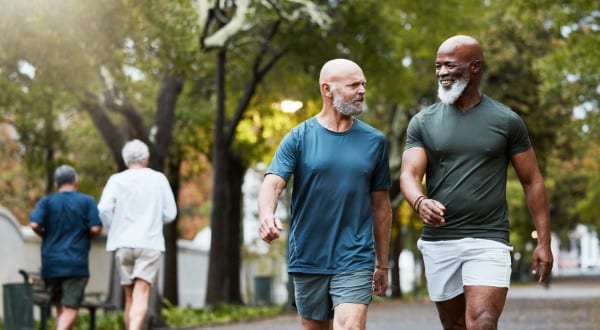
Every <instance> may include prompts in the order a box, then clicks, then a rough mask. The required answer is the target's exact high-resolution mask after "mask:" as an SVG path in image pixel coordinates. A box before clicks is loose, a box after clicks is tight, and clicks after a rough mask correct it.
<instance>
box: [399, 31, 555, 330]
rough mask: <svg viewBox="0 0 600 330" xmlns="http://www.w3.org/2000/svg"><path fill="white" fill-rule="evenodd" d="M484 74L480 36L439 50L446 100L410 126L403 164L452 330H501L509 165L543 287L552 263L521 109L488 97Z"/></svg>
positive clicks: (436, 295) (438, 297)
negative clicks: (533, 237) (532, 234)
mask: <svg viewBox="0 0 600 330" xmlns="http://www.w3.org/2000/svg"><path fill="white" fill-rule="evenodd" d="M483 69H484V56H483V49H482V47H481V45H480V44H479V42H478V41H477V40H476V39H474V38H473V37H470V36H464V35H458V36H454V37H451V38H449V39H448V40H446V41H444V42H443V43H442V44H441V45H440V47H439V49H438V52H437V57H436V61H435V72H436V76H437V78H438V96H439V98H440V100H441V102H439V103H436V104H433V105H431V106H429V107H428V108H426V109H423V110H421V111H420V112H419V113H418V114H417V115H415V116H414V117H413V118H412V119H411V121H410V123H409V125H408V129H407V139H406V147H405V151H404V153H403V156H402V170H401V177H400V186H401V190H402V194H403V195H404V197H405V199H406V200H407V201H408V202H409V203H411V205H412V206H413V208H414V210H415V212H417V213H418V214H419V216H420V217H421V219H422V221H423V233H422V236H421V238H420V239H419V241H418V247H419V249H420V250H421V252H422V254H423V261H424V264H425V273H426V278H427V287H428V290H429V296H430V298H431V300H432V301H434V302H435V303H436V307H437V310H438V314H439V317H440V321H441V323H442V325H443V327H444V329H465V328H466V329H496V328H497V326H498V319H499V317H500V315H501V313H502V309H503V308H504V304H505V301H506V295H507V292H508V287H509V284H510V275H511V257H510V252H511V251H512V247H511V245H510V242H509V222H508V205H507V201H506V183H507V167H508V164H509V163H510V164H512V166H513V168H514V169H515V171H516V173H517V176H518V178H519V180H520V182H521V185H522V187H523V190H524V192H525V198H526V201H527V205H528V207H529V210H530V213H531V216H532V218H533V222H534V224H535V227H536V230H537V246H536V248H535V250H534V251H533V257H532V272H533V274H536V275H538V276H539V282H540V283H543V282H544V281H546V280H547V279H548V276H549V274H550V271H551V269H552V264H553V256H552V252H551V250H550V213H549V208H548V200H547V196H546V190H545V187H544V180H543V178H542V175H541V173H540V170H539V168H538V165H537V160H536V156H535V153H534V150H533V147H532V145H531V142H530V140H529V136H528V132H527V128H526V126H525V123H524V122H523V120H522V119H521V118H520V117H519V116H518V115H517V114H516V113H515V112H514V111H512V110H511V109H510V108H508V107H507V106H505V105H503V104H501V103H500V102H498V101H496V100H493V99H492V98H490V97H489V96H487V95H485V94H482V93H481V91H480V90H479V83H480V80H481V74H482V72H483ZM424 177H425V178H426V180H425V181H426V188H427V189H426V192H425V191H424V190H423V186H422V184H421V183H422V181H423V178H424Z"/></svg>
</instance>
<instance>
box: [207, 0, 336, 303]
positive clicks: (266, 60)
mask: <svg viewBox="0 0 600 330" xmlns="http://www.w3.org/2000/svg"><path fill="white" fill-rule="evenodd" d="M268 4H269V5H268V6H267V7H268V8H267V11H266V12H264V11H261V10H264V9H263V8H261V7H262V5H256V6H254V7H251V3H250V1H238V2H237V3H231V4H228V3H220V2H211V3H209V1H199V2H198V5H197V10H198V16H199V26H200V27H201V28H203V32H202V34H201V36H200V45H201V48H202V50H203V51H211V50H214V52H215V63H216V66H215V67H216V68H215V70H216V71H215V86H216V87H215V91H216V100H215V101H216V102H215V103H216V104H215V107H216V109H215V123H214V130H213V132H214V133H213V144H212V152H211V155H212V156H211V161H212V165H213V170H214V178H213V181H214V183H213V207H212V213H211V229H212V234H211V247H210V265H209V274H208V284H207V294H206V302H207V304H209V305H217V304H219V303H222V302H228V303H242V299H241V295H240V294H241V292H240V288H239V281H240V278H239V267H240V244H241V240H240V234H241V226H240V221H241V219H242V217H241V205H242V203H241V201H242V198H241V186H242V180H243V176H244V173H245V171H246V169H247V167H248V160H245V159H243V158H242V157H240V154H239V152H238V151H236V150H235V146H234V142H235V136H236V131H237V127H238V125H239V123H240V122H241V120H242V119H243V117H244V114H245V112H246V111H247V109H248V108H249V106H250V104H251V102H252V98H253V97H254V95H255V93H256V89H257V88H258V86H259V84H260V83H261V82H262V81H263V79H264V77H265V75H266V74H267V73H268V72H269V71H270V70H271V69H272V68H273V67H274V65H275V64H276V63H277V61H278V60H279V59H280V58H281V57H282V56H283V55H284V54H285V52H286V50H287V46H286V44H285V43H283V44H277V43H275V42H274V40H275V37H276V35H277V34H278V33H279V29H280V28H281V25H283V24H286V23H288V24H289V23H290V22H291V21H294V20H296V18H295V16H298V15H300V14H303V11H306V13H307V14H308V15H309V17H311V18H313V20H314V21H316V22H317V23H319V22H321V23H322V24H323V26H324V21H323V20H326V18H327V17H326V16H324V15H322V14H321V13H320V12H319V11H317V10H316V8H314V7H313V6H314V4H312V3H310V2H308V1H307V2H305V3H303V4H302V3H301V4H299V5H297V4H294V3H293V2H292V1H290V2H289V3H282V4H275V3H268ZM250 10H252V11H256V12H257V13H262V15H257V17H260V21H259V20H253V19H251V18H250V16H249V11H250ZM250 31H251V33H252V34H249V33H248V32H250ZM246 38H247V39H248V40H245V39H246ZM240 41H241V42H242V43H240ZM236 42H237V43H236ZM245 43H250V44H251V45H249V47H245V46H244V44H245ZM255 45H256V46H255ZM237 47H239V48H237ZM242 51H244V52H245V54H246V57H247V58H250V60H249V61H244V60H239V59H236V60H233V61H232V62H234V63H235V62H240V63H244V64H245V65H248V66H249V68H250V70H249V74H248V76H246V77H243V78H240V79H244V80H245V82H244V83H243V84H242V86H243V87H242V92H241V93H240V94H239V95H238V97H237V104H236V105H234V106H233V111H232V112H229V113H230V115H229V116H228V115H227V113H228V111H227V109H228V105H229V104H230V103H228V98H227V95H226V90H228V88H227V87H226V86H227V82H226V78H227V76H228V73H229V72H228V68H229V65H230V63H231V62H230V61H229V60H228V58H227V56H228V54H230V53H234V54H235V53H236V52H238V53H240V52H242ZM249 54H252V55H251V56H248V55H249ZM229 106H230V105H229ZM224 238H227V239H224Z"/></svg>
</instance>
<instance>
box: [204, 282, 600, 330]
mask: <svg viewBox="0 0 600 330" xmlns="http://www.w3.org/2000/svg"><path fill="white" fill-rule="evenodd" d="M197 329H219V330H225V329H228V330H270V329H272V330H275V329H276V330H292V329H294V330H297V329H300V327H299V323H298V320H297V319H296V316H295V315H284V316H280V317H276V318H272V319H266V320H260V321H252V322H246V323H237V324H230V325H224V326H218V327H204V328H197ZM367 329H378V330H379V329H382V330H388V329H389V330H401V329H411V330H412V329H416V330H429V329H432V330H434V329H441V326H440V324H439V320H438V317H437V312H436V310H435V306H434V305H433V303H431V302H430V301H429V300H427V299H424V300H420V301H403V300H390V301H384V302H380V303H375V304H373V305H371V307H370V308H369V315H368V321H367ZM499 329H507V330H519V329H523V330H530V329H533V330H537V329H539V330H542V329H544V330H545V329H556V330H587V329H592V330H593V329H596V330H600V279H597V280H593V279H592V280H591V279H582V280H569V281H558V280H557V281H554V283H553V284H552V285H551V286H550V287H549V288H544V287H543V286H540V285H537V284H531V285H513V287H512V288H511V289H510V290H509V294H508V300H507V302H506V306H505V308H504V312H503V314H502V317H501V318H500V324H499Z"/></svg>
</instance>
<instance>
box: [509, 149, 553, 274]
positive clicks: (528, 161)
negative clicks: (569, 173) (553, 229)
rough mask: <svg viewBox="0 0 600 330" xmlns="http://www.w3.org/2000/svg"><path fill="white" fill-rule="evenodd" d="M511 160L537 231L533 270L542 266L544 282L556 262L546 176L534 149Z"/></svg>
mask: <svg viewBox="0 0 600 330" xmlns="http://www.w3.org/2000/svg"><path fill="white" fill-rule="evenodd" d="M511 162H512V165H513V167H514V168H515V171H516V173H517V176H518V177H519V181H520V182H521V185H522V186H523V192H524V193H525V200H526V202H527V207H528V208H529V213H530V214H531V217H532V218H533V222H534V224H535V229H536V231H537V241H538V244H537V247H536V248H535V250H534V251H533V260H532V272H533V273H534V274H537V273H538V267H541V274H539V275H540V279H539V282H543V281H544V280H545V279H546V278H547V276H548V275H549V274H550V271H551V270H552V263H553V262H554V258H553V256H552V250H551V249H550V210H549V206H548V197H547V195H546V188H545V186H544V178H543V177H542V174H541V173H540V170H539V167H538V164H537V160H536V157H535V153H534V151H533V149H529V150H527V151H525V152H521V153H518V154H516V155H514V156H512V158H511Z"/></svg>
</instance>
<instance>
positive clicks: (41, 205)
mask: <svg viewBox="0 0 600 330" xmlns="http://www.w3.org/2000/svg"><path fill="white" fill-rule="evenodd" d="M47 213H48V197H44V198H42V199H41V200H40V201H39V202H38V203H37V205H36V206H35V208H34V209H33V211H31V213H30V214H29V220H30V221H31V222H35V223H37V224H39V225H40V226H44V220H45V219H46V215H47Z"/></svg>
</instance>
